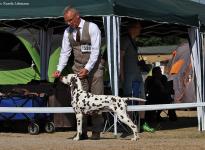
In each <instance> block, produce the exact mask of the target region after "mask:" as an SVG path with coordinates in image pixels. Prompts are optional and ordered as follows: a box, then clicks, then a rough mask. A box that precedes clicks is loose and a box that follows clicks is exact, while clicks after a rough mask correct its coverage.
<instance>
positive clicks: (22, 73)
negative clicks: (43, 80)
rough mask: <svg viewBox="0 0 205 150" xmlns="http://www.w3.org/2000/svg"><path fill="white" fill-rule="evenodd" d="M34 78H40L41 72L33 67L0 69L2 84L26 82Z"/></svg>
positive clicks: (0, 82)
mask: <svg viewBox="0 0 205 150" xmlns="http://www.w3.org/2000/svg"><path fill="white" fill-rule="evenodd" d="M32 79H34V80H40V77H39V74H38V73H37V72H36V71H35V70H34V69H33V68H31V67H30V68H25V69H19V70H10V71H0V85H6V84H26V83H28V82H30V81H31V80H32Z"/></svg>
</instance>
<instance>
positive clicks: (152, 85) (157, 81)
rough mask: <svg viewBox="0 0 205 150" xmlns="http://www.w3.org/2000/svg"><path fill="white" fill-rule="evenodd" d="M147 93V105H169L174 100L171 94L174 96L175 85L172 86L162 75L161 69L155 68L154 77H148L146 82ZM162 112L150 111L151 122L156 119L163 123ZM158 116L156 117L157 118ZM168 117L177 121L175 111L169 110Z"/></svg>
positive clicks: (153, 70)
mask: <svg viewBox="0 0 205 150" xmlns="http://www.w3.org/2000/svg"><path fill="white" fill-rule="evenodd" d="M145 93H146V96H147V104H169V103H172V101H173V99H172V97H171V94H174V91H173V85H172V86H170V85H169V82H168V80H167V77H166V76H165V75H163V74H162V71H161V68H160V67H159V66H158V67H154V68H153V69H152V76H148V77H147V79H146V80H145ZM160 113H161V110H157V111H150V112H149V114H148V118H149V120H153V119H155V118H156V120H157V121H161V120H162V117H161V116H160ZM155 116H156V117H155ZM168 116H169V119H170V120H171V121H175V120H177V116H176V113H175V110H168Z"/></svg>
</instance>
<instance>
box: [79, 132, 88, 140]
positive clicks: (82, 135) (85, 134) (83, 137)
mask: <svg viewBox="0 0 205 150" xmlns="http://www.w3.org/2000/svg"><path fill="white" fill-rule="evenodd" d="M87 139H88V135H87V133H82V134H81V135H80V140H87Z"/></svg>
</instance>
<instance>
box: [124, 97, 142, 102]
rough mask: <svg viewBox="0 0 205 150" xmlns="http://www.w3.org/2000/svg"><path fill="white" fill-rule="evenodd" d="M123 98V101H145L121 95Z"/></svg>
mask: <svg viewBox="0 0 205 150" xmlns="http://www.w3.org/2000/svg"><path fill="white" fill-rule="evenodd" d="M123 99H124V100H125V101H131V100H134V101H139V102H146V99H143V98H137V97H123Z"/></svg>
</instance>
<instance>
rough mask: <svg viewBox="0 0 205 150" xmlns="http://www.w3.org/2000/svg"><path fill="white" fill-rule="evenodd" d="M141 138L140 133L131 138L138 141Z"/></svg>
mask: <svg viewBox="0 0 205 150" xmlns="http://www.w3.org/2000/svg"><path fill="white" fill-rule="evenodd" d="M139 139H140V137H139V135H137V136H135V137H133V138H132V139H131V141H137V140H139Z"/></svg>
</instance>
